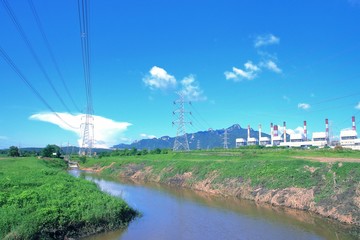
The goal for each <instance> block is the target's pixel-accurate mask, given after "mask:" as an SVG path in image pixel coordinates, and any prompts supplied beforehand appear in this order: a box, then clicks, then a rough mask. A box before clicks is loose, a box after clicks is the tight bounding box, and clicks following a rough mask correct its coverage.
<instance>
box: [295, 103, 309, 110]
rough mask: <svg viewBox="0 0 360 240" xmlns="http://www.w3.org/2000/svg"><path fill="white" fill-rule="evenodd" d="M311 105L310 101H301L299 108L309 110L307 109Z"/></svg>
mask: <svg viewBox="0 0 360 240" xmlns="http://www.w3.org/2000/svg"><path fill="white" fill-rule="evenodd" d="M310 107H311V106H310V104H308V103H299V104H298V108H300V109H304V110H307V109H309V108H310Z"/></svg>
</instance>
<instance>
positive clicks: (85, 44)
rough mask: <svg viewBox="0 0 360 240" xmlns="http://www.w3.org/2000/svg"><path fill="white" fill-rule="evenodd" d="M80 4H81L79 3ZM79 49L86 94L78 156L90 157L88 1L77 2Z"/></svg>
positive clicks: (91, 123) (91, 133)
mask: <svg viewBox="0 0 360 240" xmlns="http://www.w3.org/2000/svg"><path fill="white" fill-rule="evenodd" d="M80 2H81V3H80ZM78 7H79V20H80V36H81V49H82V59H83V69H84V80H85V92H86V104H87V105H86V113H85V121H84V122H83V123H82V124H81V130H82V131H83V136H82V144H81V148H80V152H79V154H80V155H88V156H91V154H92V148H93V144H94V117H93V114H94V110H93V104H92V91H91V71H90V67H91V66H90V44H89V14H90V10H89V8H90V7H89V1H88V0H82V1H80V0H79V2H78Z"/></svg>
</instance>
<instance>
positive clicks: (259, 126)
mask: <svg viewBox="0 0 360 240" xmlns="http://www.w3.org/2000/svg"><path fill="white" fill-rule="evenodd" d="M260 138H261V124H259V144H260Z"/></svg>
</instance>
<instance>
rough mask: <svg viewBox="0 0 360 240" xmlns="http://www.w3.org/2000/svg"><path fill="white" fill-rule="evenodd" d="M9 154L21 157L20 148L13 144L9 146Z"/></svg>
mask: <svg viewBox="0 0 360 240" xmlns="http://www.w3.org/2000/svg"><path fill="white" fill-rule="evenodd" d="M8 154H9V156H10V157H20V154H19V148H18V147H15V146H11V147H10V148H9V153H8Z"/></svg>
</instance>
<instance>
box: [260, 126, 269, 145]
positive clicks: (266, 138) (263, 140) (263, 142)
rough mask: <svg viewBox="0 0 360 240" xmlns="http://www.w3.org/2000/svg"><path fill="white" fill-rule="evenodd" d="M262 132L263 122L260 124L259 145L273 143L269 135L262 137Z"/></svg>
mask: <svg viewBox="0 0 360 240" xmlns="http://www.w3.org/2000/svg"><path fill="white" fill-rule="evenodd" d="M261 132H262V129H261V124H259V145H260V146H266V145H269V144H271V139H270V138H269V137H262V136H261Z"/></svg>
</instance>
